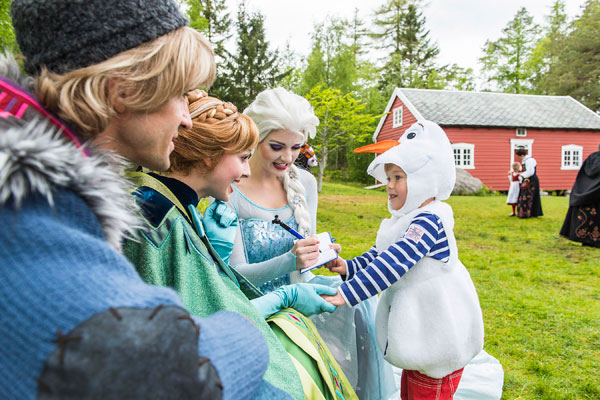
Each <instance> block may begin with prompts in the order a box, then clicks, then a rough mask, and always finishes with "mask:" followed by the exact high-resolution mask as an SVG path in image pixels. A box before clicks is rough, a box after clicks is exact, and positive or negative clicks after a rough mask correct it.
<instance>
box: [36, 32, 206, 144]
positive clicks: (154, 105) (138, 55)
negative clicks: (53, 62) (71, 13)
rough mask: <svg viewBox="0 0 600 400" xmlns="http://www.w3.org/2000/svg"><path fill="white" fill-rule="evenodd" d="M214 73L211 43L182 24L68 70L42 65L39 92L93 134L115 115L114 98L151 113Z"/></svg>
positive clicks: (46, 101) (50, 105)
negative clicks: (58, 69) (113, 53)
mask: <svg viewBox="0 0 600 400" xmlns="http://www.w3.org/2000/svg"><path fill="white" fill-rule="evenodd" d="M214 77H215V62H214V53H213V50H212V47H211V45H210V44H209V43H208V41H206V39H204V37H203V36H202V35H201V34H200V33H199V32H197V31H196V30H194V29H192V28H189V27H182V28H179V29H176V30H174V31H172V32H169V33H168V34H165V35H163V36H160V37H158V38H156V39H154V40H152V41H150V42H147V43H144V44H142V45H140V46H138V47H135V48H133V49H130V50H127V51H124V52H122V53H119V54H117V55H116V56H113V57H111V58H109V59H108V60H106V61H103V62H101V63H98V64H95V65H92V66H89V67H86V68H81V69H77V70H74V71H70V72H68V73H66V74H64V75H58V74H55V73H52V72H50V71H48V70H46V69H42V72H41V73H40V75H39V76H38V77H36V83H35V91H36V94H37V96H38V98H39V100H40V102H41V103H42V104H43V105H44V106H45V107H46V108H47V109H48V110H50V111H52V112H54V113H55V114H56V115H58V116H59V117H60V118H62V119H63V120H64V121H66V122H67V123H69V124H72V125H73V127H74V128H75V129H76V130H77V131H78V132H79V133H80V134H81V135H83V136H84V137H86V138H93V137H94V136H96V135H97V134H98V133H100V132H102V131H104V129H106V127H107V125H108V123H109V121H110V120H111V119H112V118H114V117H116V116H117V111H116V110H115V109H114V107H113V105H114V104H115V100H118V103H119V104H121V105H122V106H124V107H125V108H126V109H127V110H128V111H132V112H152V111H155V110H157V109H159V108H160V107H161V106H163V105H164V104H165V103H166V102H167V101H168V100H169V99H171V98H173V97H174V96H182V95H184V94H185V93H186V92H188V91H189V90H191V89H194V88H198V87H208V86H210V85H211V84H212V82H213V80H214ZM109 88H110V90H109ZM117 97H118V99H117Z"/></svg>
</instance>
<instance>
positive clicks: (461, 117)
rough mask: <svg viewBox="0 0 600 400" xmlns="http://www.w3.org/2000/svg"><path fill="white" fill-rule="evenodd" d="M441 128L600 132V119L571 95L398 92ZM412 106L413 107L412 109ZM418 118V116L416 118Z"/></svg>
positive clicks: (433, 91) (409, 90) (442, 91)
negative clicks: (509, 128) (485, 127)
mask: <svg viewBox="0 0 600 400" xmlns="http://www.w3.org/2000/svg"><path fill="white" fill-rule="evenodd" d="M397 91H398V92H400V96H401V97H402V95H404V96H405V97H406V99H403V100H404V101H405V104H406V100H408V102H409V103H410V104H406V105H407V107H408V108H409V109H411V111H413V112H414V111H415V110H416V111H417V112H418V114H420V115H421V116H422V117H423V118H425V119H428V120H431V121H434V122H436V123H438V124H439V125H447V126H448V125H452V126H456V125H460V126H494V127H512V128H549V129H589V130H600V116H599V115H597V114H596V113H594V112H593V111H591V110H590V109H589V108H587V107H585V106H584V105H583V104H581V103H579V102H578V101H576V100H575V99H573V98H572V97H570V96H537V95H524V94H509V93H491V92H459V91H446V90H426V89H398V90H397ZM411 105H412V107H411ZM417 118H418V117H417Z"/></svg>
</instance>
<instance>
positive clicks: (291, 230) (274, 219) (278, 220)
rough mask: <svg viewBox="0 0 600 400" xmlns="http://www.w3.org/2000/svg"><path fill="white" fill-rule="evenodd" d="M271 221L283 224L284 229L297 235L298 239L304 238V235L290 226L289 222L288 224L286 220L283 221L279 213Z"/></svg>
mask: <svg viewBox="0 0 600 400" xmlns="http://www.w3.org/2000/svg"><path fill="white" fill-rule="evenodd" d="M271 223H273V224H278V225H281V227H282V228H283V229H285V230H286V231H288V232H289V233H291V234H292V235H294V236H296V237H297V238H298V239H304V236H302V235H301V234H299V233H298V232H296V231H295V230H294V229H292V228H290V226H289V225H288V224H286V223H285V222H283V221H282V220H280V219H279V215H276V216H275V218H273V221H271Z"/></svg>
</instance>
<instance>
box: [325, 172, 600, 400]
mask: <svg viewBox="0 0 600 400" xmlns="http://www.w3.org/2000/svg"><path fill="white" fill-rule="evenodd" d="M386 198H387V196H386V194H385V192H383V191H382V189H377V190H365V189H362V188H361V187H360V186H359V185H357V184H351V183H348V184H346V183H334V182H324V184H323V191H322V192H321V194H320V195H319V212H318V228H319V231H330V232H331V234H332V236H334V237H336V238H337V240H338V243H340V244H341V245H342V248H343V249H342V257H344V258H351V257H354V256H356V255H359V254H362V253H363V252H364V251H366V250H368V249H369V248H370V247H371V245H372V244H373V243H374V242H375V235H376V233H377V229H378V227H379V223H380V222H381V220H382V219H383V218H386V217H388V216H389V213H388V211H387V200H386ZM505 199H506V198H505V196H490V197H474V196H456V197H454V196H453V197H451V198H450V199H449V200H448V203H449V204H450V205H451V206H452V207H453V209H454V218H455V228H454V233H455V236H456V239H457V242H458V249H459V257H460V259H461V261H462V262H463V264H465V266H466V267H467V269H468V270H469V272H470V274H471V277H472V278H473V281H474V282H475V287H476V288H477V292H478V293H479V300H480V302H481V308H482V310H483V317H484V323H485V350H486V351H487V352H488V353H490V354H491V355H493V356H494V357H496V358H497V359H498V360H499V361H500V362H501V363H502V366H503V368H504V395H503V399H531V400H534V399H535V400H538V399H548V400H550V399H552V400H557V399H590V400H591V399H594V400H596V399H600V260H599V259H600V249H594V248H589V247H582V246H581V245H580V244H576V243H573V242H570V241H568V240H566V239H564V238H561V237H559V235H558V232H559V230H560V227H561V226H562V222H563V218H564V216H565V213H566V210H567V206H568V199H567V198H565V197H543V198H542V207H543V209H544V216H543V217H540V218H532V219H524V220H520V219H517V218H516V217H509V216H508V215H509V214H510V207H509V206H507V205H506V204H505ZM319 272H321V273H325V272H326V271H324V270H319Z"/></svg>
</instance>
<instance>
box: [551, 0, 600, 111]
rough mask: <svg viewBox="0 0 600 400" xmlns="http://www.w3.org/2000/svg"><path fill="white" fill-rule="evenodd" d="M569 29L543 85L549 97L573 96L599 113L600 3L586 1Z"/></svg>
mask: <svg viewBox="0 0 600 400" xmlns="http://www.w3.org/2000/svg"><path fill="white" fill-rule="evenodd" d="M571 26H572V30H571V31H570V32H569V33H568V35H567V36H566V37H565V39H564V41H563V43H562V46H561V50H560V52H559V54H558V57H557V59H556V62H553V63H552V64H551V65H550V68H549V71H548V74H547V75H546V76H545V77H544V82H545V85H546V87H547V90H548V93H549V94H554V95H569V96H572V97H574V98H575V99H577V100H579V101H581V102H582V103H583V104H585V105H586V106H587V107H589V108H591V109H592V110H594V111H596V112H600V0H587V1H586V3H585V5H584V8H583V13H582V15H581V16H579V17H578V18H577V19H575V21H573V23H572V25H571Z"/></svg>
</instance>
